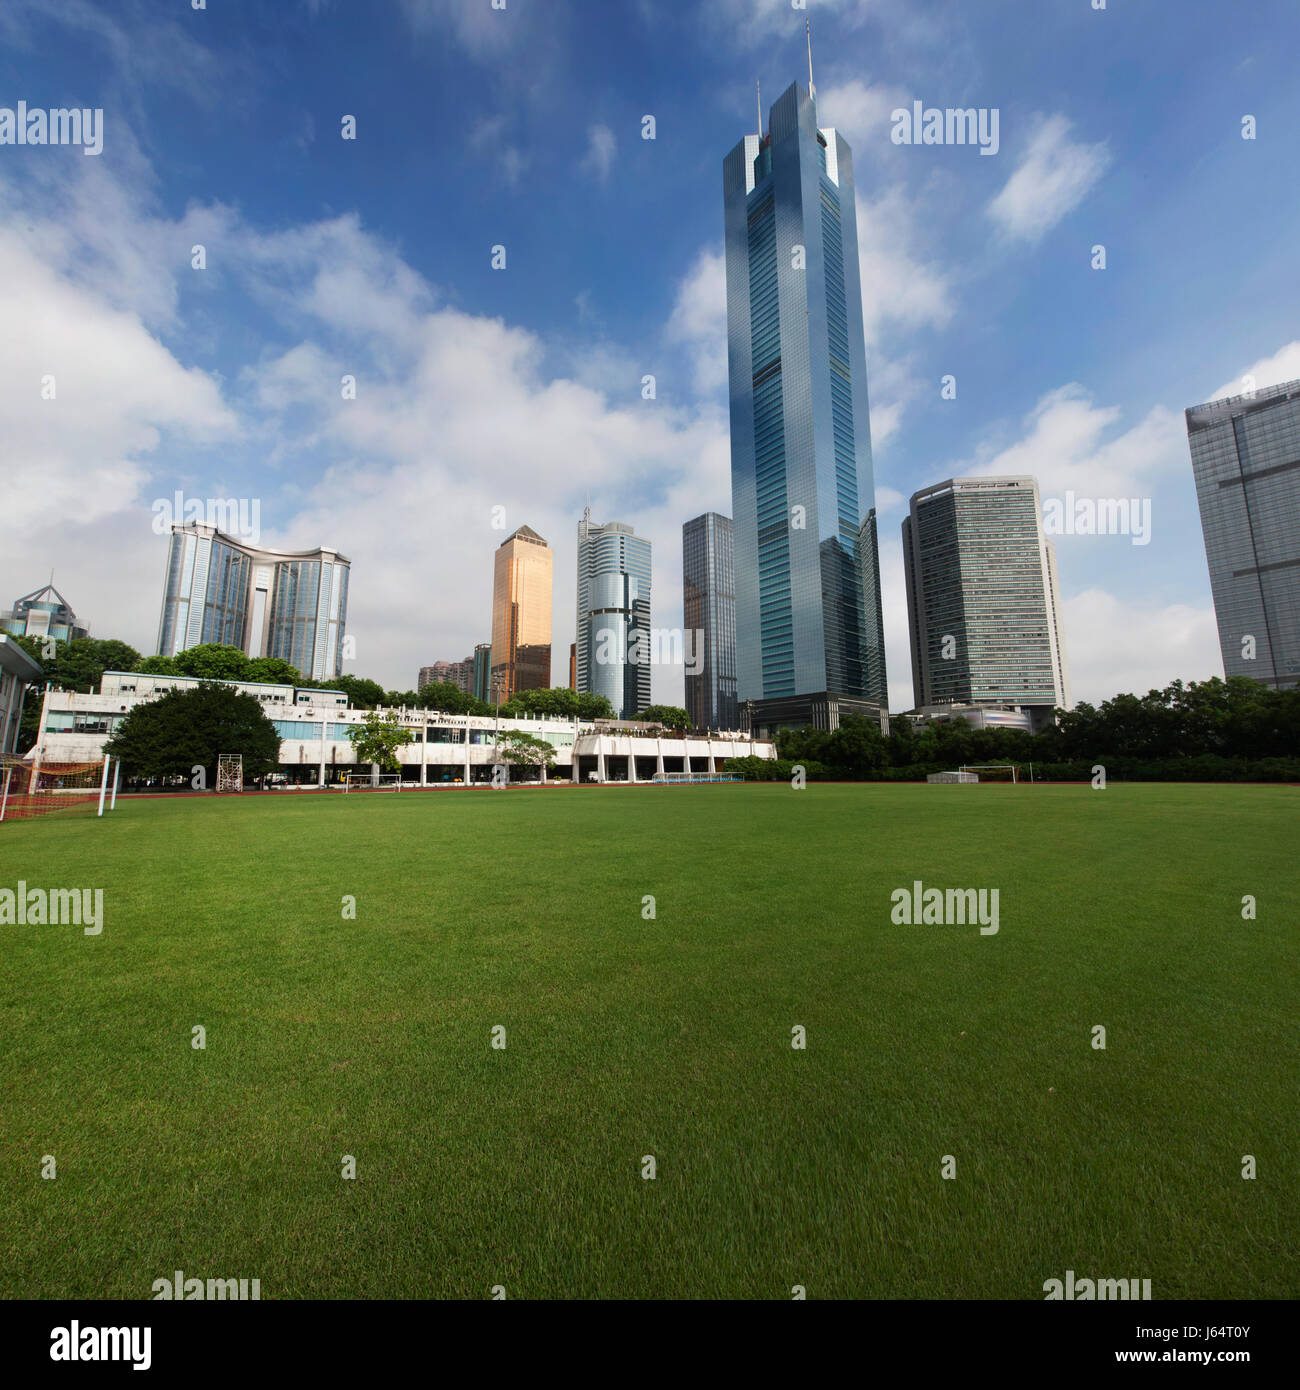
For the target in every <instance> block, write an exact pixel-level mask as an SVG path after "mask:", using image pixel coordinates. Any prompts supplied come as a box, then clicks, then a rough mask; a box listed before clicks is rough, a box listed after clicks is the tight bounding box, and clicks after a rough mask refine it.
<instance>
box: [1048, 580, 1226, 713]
mask: <svg viewBox="0 0 1300 1390" xmlns="http://www.w3.org/2000/svg"><path fill="white" fill-rule="evenodd" d="M1062 608H1063V610H1064V611H1063V613H1062V618H1061V621H1062V623H1063V624H1064V626H1065V649H1066V658H1067V660H1068V661H1069V668H1070V685H1071V693H1072V694H1073V696H1074V699H1075V701H1076V703H1077V702H1079V701H1081V700H1082V701H1087V702H1088V703H1089V704H1094V705H1095V704H1100V703H1101V701H1103V700H1109V699H1110V698H1111V697H1112V696H1115V695H1119V694H1128V693H1131V694H1136V695H1145V694H1146V693H1147V691H1148V690H1156V689H1161V688H1163V687H1164V686H1166V685H1168V684H1169V683H1170V682H1171V681H1174V680H1185V681H1188V680H1208V679H1209V678H1210V677H1211V676H1220V677H1222V675H1223V660H1222V657H1221V654H1220V652H1219V637H1218V629H1217V628H1216V626H1215V622H1214V609H1213V607H1212V606H1211V605H1209V604H1206V605H1204V606H1202V607H1199V608H1198V607H1195V606H1193V605H1191V604H1186V603H1171V604H1163V605H1162V604H1150V603H1143V602H1141V601H1140V600H1130V599H1125V598H1120V597H1117V596H1116V595H1115V594H1111V593H1108V592H1106V591H1105V590H1104V589H1098V588H1089V589H1085V590H1084V591H1083V592H1082V593H1079V594H1076V595H1074V597H1073V598H1067V599H1065V600H1064V602H1063V604H1062Z"/></svg>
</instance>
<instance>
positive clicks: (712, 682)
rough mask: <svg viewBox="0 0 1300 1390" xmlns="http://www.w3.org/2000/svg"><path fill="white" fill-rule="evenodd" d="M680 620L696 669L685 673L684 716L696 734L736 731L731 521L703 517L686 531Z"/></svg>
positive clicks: (712, 515) (708, 514) (715, 515)
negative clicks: (704, 731) (698, 731)
mask: <svg viewBox="0 0 1300 1390" xmlns="http://www.w3.org/2000/svg"><path fill="white" fill-rule="evenodd" d="M682 614H683V619H684V621H683V624H682V625H683V627H684V628H685V629H686V632H687V633H689V634H690V637H691V641H692V642H693V644H694V646H693V650H692V651H691V652H690V653H688V656H693V657H694V659H695V661H694V664H695V665H696V667H697V668H698V669H697V670H696V671H695V672H694V673H692V672H691V670H690V668H689V666H688V668H687V671H686V713H687V714H689V715H690V716H691V722H692V723H693V724H694V726H695V727H696V728H697V729H734V728H736V727H737V712H736V591H735V572H734V567H733V564H732V528H731V518H730V517H729V516H719V515H718V513H717V512H705V513H704V515H703V516H697V517H696V518H695V519H694V520H693V521H688V522H687V523H686V524H685V525H684V526H683V527H682Z"/></svg>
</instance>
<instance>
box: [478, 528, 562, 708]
mask: <svg viewBox="0 0 1300 1390" xmlns="http://www.w3.org/2000/svg"><path fill="white" fill-rule="evenodd" d="M554 562H555V553H554V552H553V551H552V550H551V547H550V546H549V545H547V543H546V542H545V541H544V540H543V539H542V538H541V536H539V535H538V534H537V532H536V531H534V530H533V529H532V528H531V527H530V526H521V527H520V528H519V529H518V530H517V531H516V532H515V533H514V534H513V535H511V536H507V537H506V539H505V540H504V541H502V542H501V544H500V545H499V546H498V547H497V553H496V562H495V569H494V575H493V584H492V672H491V676H490V683H489V694H488V699H489V700H490V701H491V702H492V703H493V704H497V705H503V704H505V702H506V701H507V700H509V698H510V697H511V696H512V695H514V694H516V693H517V692H518V691H520V690H544V689H546V688H547V687H548V686H549V685H550V683H551V581H552V577H553V573H554Z"/></svg>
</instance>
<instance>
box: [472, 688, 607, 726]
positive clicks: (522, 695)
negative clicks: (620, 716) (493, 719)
mask: <svg viewBox="0 0 1300 1390" xmlns="http://www.w3.org/2000/svg"><path fill="white" fill-rule="evenodd" d="M500 713H501V715H502V717H503V718H505V719H520V718H522V717H523V716H524V715H526V714H531V715H548V716H550V717H551V718H553V719H613V718H614V706H613V705H611V704H610V702H609V701H608V700H607V699H606V698H605V697H604V696H603V695H592V694H588V693H586V692H582V691H577V690H570V689H569V687H568V686H567V685H556V686H552V687H551V688H550V689H549V690H518V691H516V692H515V693H514V694H513V695H512V696H511V697H510V699H509V700H507V701H506V703H505V704H504V705H502V706H501V710H500Z"/></svg>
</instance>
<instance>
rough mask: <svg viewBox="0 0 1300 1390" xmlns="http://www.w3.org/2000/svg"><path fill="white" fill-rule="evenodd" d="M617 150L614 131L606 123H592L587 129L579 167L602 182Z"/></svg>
mask: <svg viewBox="0 0 1300 1390" xmlns="http://www.w3.org/2000/svg"><path fill="white" fill-rule="evenodd" d="M617 151H618V141H617V140H616V139H615V138H614V132H613V131H612V130H611V129H610V128H609V127H608V126H607V125H600V124H596V125H593V126H591V127H590V129H589V130H588V131H587V153H586V154H585V155H583V157H582V163H581V165H580V166H579V167H580V168H581V169H582V171H583V173H584V174H590V175H591V176H592V177H593V178H595V179H596V181H597V182H598V183H604V182H605V180H606V179H608V178H609V174H610V170H611V169H612V168H613V167H614V155H615V154H616V153H617Z"/></svg>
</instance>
